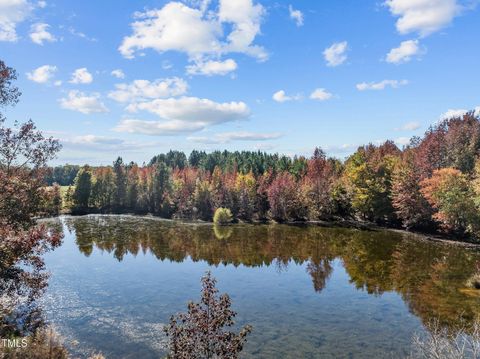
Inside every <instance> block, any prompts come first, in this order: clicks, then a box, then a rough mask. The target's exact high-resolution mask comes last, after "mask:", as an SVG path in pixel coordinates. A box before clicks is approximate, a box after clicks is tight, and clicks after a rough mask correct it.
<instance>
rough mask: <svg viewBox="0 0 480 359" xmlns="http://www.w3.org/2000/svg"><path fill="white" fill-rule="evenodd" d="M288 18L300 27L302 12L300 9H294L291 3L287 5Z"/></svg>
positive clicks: (301, 24)
mask: <svg viewBox="0 0 480 359" xmlns="http://www.w3.org/2000/svg"><path fill="white" fill-rule="evenodd" d="M288 11H289V13H290V19H292V20H294V21H295V24H296V25H297V26H298V27H300V26H303V13H302V12H301V11H300V10H295V9H294V8H293V7H292V5H289V6H288Z"/></svg>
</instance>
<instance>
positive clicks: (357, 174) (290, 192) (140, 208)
mask: <svg viewBox="0 0 480 359" xmlns="http://www.w3.org/2000/svg"><path fill="white" fill-rule="evenodd" d="M479 149H480V119H479V117H478V115H477V114H475V113H474V112H470V113H467V114H465V115H463V116H460V117H454V118H450V119H445V120H443V121H441V122H440V123H438V124H436V125H434V126H432V127H431V128H430V129H428V131H427V132H426V133H425V135H424V136H423V137H422V138H420V137H414V138H412V139H411V141H410V143H409V144H408V145H407V146H404V148H402V149H400V148H398V147H397V146H396V145H395V143H394V142H392V141H386V142H384V143H383V144H380V145H374V144H368V145H365V146H361V147H359V148H358V149H357V150H356V151H355V153H353V154H352V155H351V156H349V157H348V158H347V159H346V160H345V161H340V160H338V159H335V158H330V157H327V156H326V154H325V152H323V151H322V149H320V148H316V149H315V151H314V153H313V154H312V156H311V157H309V158H306V157H302V156H300V157H294V158H290V157H287V156H280V155H277V154H275V155H272V154H266V153H262V152H249V151H244V152H228V151H223V152H221V151H216V152H212V153H209V154H207V153H205V152H201V151H193V152H192V153H191V154H190V156H189V157H188V158H187V156H186V155H185V154H184V153H183V152H180V151H170V152H168V153H166V154H160V155H157V156H155V157H153V158H152V160H151V161H150V162H149V163H148V164H143V165H141V166H139V165H137V164H136V163H133V162H132V163H128V164H126V163H124V162H123V160H122V158H121V157H119V158H118V159H117V160H116V161H115V162H114V163H113V164H112V165H111V166H101V167H91V166H88V165H85V166H83V167H81V168H79V169H78V172H77V174H76V177H75V180H74V185H73V186H72V187H70V188H69V190H68V192H67V195H66V198H65V200H66V205H67V207H68V208H70V209H71V210H72V211H73V212H74V213H85V212H96V211H98V212H103V213H125V212H132V213H150V214H154V215H158V216H161V217H165V218H188V219H201V220H206V221H210V220H212V217H213V214H214V212H215V210H216V209H217V208H228V209H229V210H230V211H231V213H232V215H233V218H234V219H235V220H242V221H263V220H275V221H279V222H285V221H307V220H309V221H316V220H326V221H328V220H334V219H337V220H338V219H353V220H365V221H370V222H375V223H378V224H382V225H387V226H394V227H400V226H403V227H405V228H407V229H415V230H423V231H443V232H448V233H451V234H455V235H462V236H463V235H466V236H475V235H477V234H478V233H479V231H480V212H479V208H480V158H479Z"/></svg>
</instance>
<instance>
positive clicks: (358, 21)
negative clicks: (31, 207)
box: [0, 0, 480, 164]
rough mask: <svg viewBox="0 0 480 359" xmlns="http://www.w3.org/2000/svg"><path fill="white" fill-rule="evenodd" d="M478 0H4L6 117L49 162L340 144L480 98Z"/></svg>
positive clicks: (418, 123)
mask: <svg viewBox="0 0 480 359" xmlns="http://www.w3.org/2000/svg"><path fill="white" fill-rule="evenodd" d="M477 2H478V1H476V0H466V1H461V0H379V1H373V0H372V1H367V0H365V1H358V0H344V1H336V0H324V1H307V0H304V1H286V2H283V1H266V0H260V1H256V0H255V1H251V0H219V1H214V0H211V1H200V0H194V1H192V0H191V1H87V0H86V1H81V2H79V1H75V2H74V1H54V0H51V1H46V2H45V1H38V2H34V1H27V0H0V58H1V59H3V60H4V61H5V62H6V63H7V64H8V65H9V66H12V67H14V68H16V69H17V71H18V74H19V80H18V86H19V87H20V88H21V90H22V92H23V96H22V98H21V102H20V103H19V104H18V105H17V106H16V107H15V108H13V109H9V110H8V111H7V117H8V119H9V123H11V122H12V121H13V120H19V121H24V120H26V119H29V118H31V119H33V120H34V121H35V122H36V123H37V125H38V127H39V128H40V129H41V130H43V131H45V132H46V133H48V134H51V135H52V136H54V137H57V138H59V139H60V140H61V142H62V143H63V145H64V148H63V150H62V152H61V154H60V156H59V158H58V160H57V161H56V162H57V163H65V162H69V163H78V164H83V163H87V162H88V163H91V164H108V163H111V161H112V160H113V159H114V158H115V157H116V156H118V155H121V156H122V157H123V158H124V159H125V160H126V161H130V160H133V161H137V162H139V163H142V162H143V161H148V160H149V159H150V158H151V156H152V155H154V154H156V153H159V152H165V151H168V150H169V149H178V150H183V151H185V152H187V153H188V152H190V151H191V150H192V149H194V148H196V149H204V150H207V151H210V150H214V149H230V150H236V149H238V150H253V149H261V150H266V151H268V152H279V153H285V154H289V155H293V154H304V155H309V154H311V152H312V150H313V148H314V147H315V146H321V147H323V148H324V149H325V150H326V151H327V153H329V154H330V155H334V156H337V157H340V158H344V157H345V156H346V155H348V154H349V153H351V152H352V151H354V150H355V148H356V146H358V145H360V144H365V143H368V142H373V143H377V142H380V141H383V140H386V139H393V140H395V141H396V142H397V143H398V145H399V146H401V145H403V144H405V143H406V142H407V141H408V139H409V138H410V137H411V136H413V135H421V134H423V132H424V131H425V130H426V129H427V128H428V127H429V126H430V125H432V124H434V123H436V122H437V121H438V120H439V119H440V118H442V117H443V116H446V115H448V114H460V113H462V112H464V111H466V110H470V109H472V110H473V109H477V110H478V111H479V112H480V96H479V94H480V70H479V60H478V59H479V58H480V46H479V45H480V44H479V39H480V21H479V14H480V10H479V8H480V6H477Z"/></svg>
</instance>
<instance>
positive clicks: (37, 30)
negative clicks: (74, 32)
mask: <svg viewBox="0 0 480 359" xmlns="http://www.w3.org/2000/svg"><path fill="white" fill-rule="evenodd" d="M49 27H50V25H48V24H45V23H37V24H33V25H32V26H31V27H30V39H31V40H32V41H33V42H34V43H36V44H38V45H43V43H44V42H45V41H46V42H55V41H57V38H56V37H55V36H54V35H52V34H51V33H50V32H48V28H49Z"/></svg>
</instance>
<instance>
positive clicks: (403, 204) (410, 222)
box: [392, 149, 432, 229]
mask: <svg viewBox="0 0 480 359" xmlns="http://www.w3.org/2000/svg"><path fill="white" fill-rule="evenodd" d="M420 179H421V171H420V169H419V168H418V167H417V166H416V165H415V152H414V150H412V149H407V150H406V151H405V153H404V154H403V158H402V160H401V161H400V162H398V163H397V165H396V167H395V169H394V172H393V185H392V204H393V207H394V208H395V213H396V214H397V217H398V218H399V219H400V220H401V221H402V223H403V225H404V226H405V227H406V228H407V229H410V228H424V229H426V228H427V227H429V226H431V225H432V223H431V222H432V208H431V206H430V204H429V203H428V202H427V200H426V199H425V197H424V196H423V194H422V193H421V191H420Z"/></svg>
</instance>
